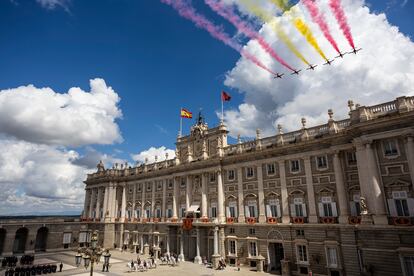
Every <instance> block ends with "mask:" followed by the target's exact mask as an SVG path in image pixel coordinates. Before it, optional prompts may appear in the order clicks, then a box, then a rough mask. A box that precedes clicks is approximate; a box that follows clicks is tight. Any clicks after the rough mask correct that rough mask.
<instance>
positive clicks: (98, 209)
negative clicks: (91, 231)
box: [95, 187, 102, 219]
mask: <svg viewBox="0 0 414 276" xmlns="http://www.w3.org/2000/svg"><path fill="white" fill-rule="evenodd" d="M101 197H102V188H100V187H99V188H98V196H97V198H96V209H95V219H101V217H100V215H101Z"/></svg>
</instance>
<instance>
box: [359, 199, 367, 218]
mask: <svg viewBox="0 0 414 276" xmlns="http://www.w3.org/2000/svg"><path fill="white" fill-rule="evenodd" d="M359 200H360V204H361V215H368V214H369V212H368V206H367V201H366V199H365V197H363V196H361V197H360V199H359Z"/></svg>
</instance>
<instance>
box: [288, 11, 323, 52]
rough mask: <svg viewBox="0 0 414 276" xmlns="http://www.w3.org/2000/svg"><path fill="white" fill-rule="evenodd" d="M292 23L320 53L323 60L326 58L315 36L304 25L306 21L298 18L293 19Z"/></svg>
mask: <svg viewBox="0 0 414 276" xmlns="http://www.w3.org/2000/svg"><path fill="white" fill-rule="evenodd" d="M293 24H295V27H296V29H298V31H299V32H300V33H301V34H302V35H303V36H304V37H305V38H306V40H307V41H308V43H309V44H310V45H312V47H313V48H314V49H315V50H316V51H317V52H318V53H319V54H320V55H321V57H322V58H323V59H324V60H327V58H326V56H325V54H324V53H323V52H322V50H321V48H320V47H319V45H318V42H317V41H316V38H315V37H314V36H313V34H312V31H311V29H310V28H309V27H308V25H306V23H305V22H304V21H303V20H302V19H300V18H295V19H293Z"/></svg>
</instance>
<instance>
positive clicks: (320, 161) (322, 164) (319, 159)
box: [316, 155, 328, 170]
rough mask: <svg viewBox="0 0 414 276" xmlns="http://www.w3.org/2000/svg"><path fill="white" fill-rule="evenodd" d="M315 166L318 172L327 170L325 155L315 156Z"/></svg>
mask: <svg viewBox="0 0 414 276" xmlns="http://www.w3.org/2000/svg"><path fill="white" fill-rule="evenodd" d="M316 166H317V168H318V169H319V170H321V169H327V168H328V159H327V158H326V155H322V156H316Z"/></svg>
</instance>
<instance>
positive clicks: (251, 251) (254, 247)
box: [249, 242, 257, 257]
mask: <svg viewBox="0 0 414 276" xmlns="http://www.w3.org/2000/svg"><path fill="white" fill-rule="evenodd" d="M249 256H251V257H252V256H257V243H256V242H249Z"/></svg>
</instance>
